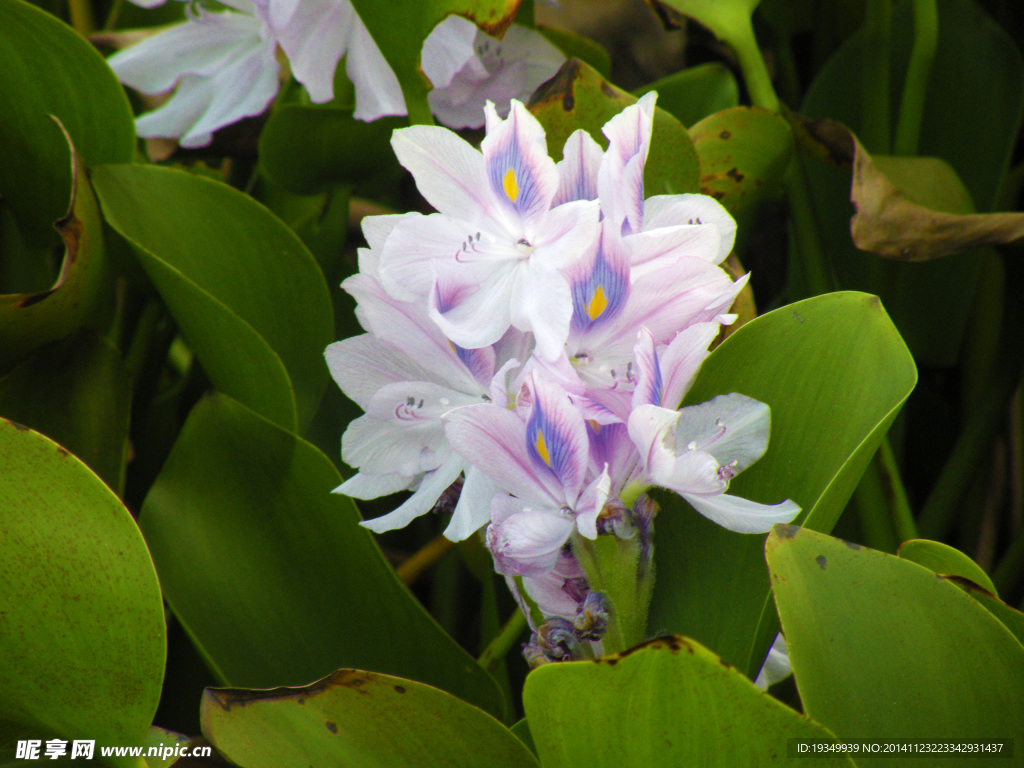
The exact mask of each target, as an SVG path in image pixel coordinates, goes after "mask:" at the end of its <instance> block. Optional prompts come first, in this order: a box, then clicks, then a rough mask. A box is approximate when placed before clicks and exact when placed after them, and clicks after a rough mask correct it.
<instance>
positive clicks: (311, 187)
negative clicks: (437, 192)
mask: <svg viewBox="0 0 1024 768" xmlns="http://www.w3.org/2000/svg"><path fill="white" fill-rule="evenodd" d="M404 122H405V121H403V120H400V119H399V118H394V117H385V118H382V119H380V120H375V121H373V122H372V123H367V122H364V121H362V120H356V119H355V118H354V117H352V110H350V109H340V108H337V107H310V106H304V105H300V104H288V105H286V106H283V107H281V108H279V109H277V110H275V111H274V112H273V114H272V115H271V117H270V119H269V120H268V121H267V124H266V126H264V128H263V131H262V132H261V133H260V162H261V163H263V167H264V168H265V169H266V170H267V173H269V174H270V176H271V178H273V179H274V181H275V182H277V183H278V184H280V185H281V186H282V187H284V188H285V189H287V190H288V191H289V192H294V193H296V194H300V195H309V194H315V193H317V192H323V191H325V190H327V189H329V188H330V187H331V186H332V185H335V184H338V183H355V182H358V181H360V180H362V179H363V178H364V177H366V176H368V175H370V174H373V173H377V172H379V171H380V169H381V168H382V167H387V166H392V167H393V168H394V169H397V168H398V164H397V161H396V160H395V155H394V152H392V150H391V132H392V131H393V130H394V129H395V128H398V127H400V126H401V125H403V124H404Z"/></svg>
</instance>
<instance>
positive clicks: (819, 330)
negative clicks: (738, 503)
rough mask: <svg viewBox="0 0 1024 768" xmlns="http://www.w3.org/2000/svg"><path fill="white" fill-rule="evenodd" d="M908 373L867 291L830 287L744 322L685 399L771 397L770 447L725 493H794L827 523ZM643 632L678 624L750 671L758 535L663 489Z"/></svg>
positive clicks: (756, 629)
mask: <svg viewBox="0 0 1024 768" xmlns="http://www.w3.org/2000/svg"><path fill="white" fill-rule="evenodd" d="M916 380H917V372H916V370H915V368H914V362H913V360H912V359H911V357H910V354H909V352H908V351H907V348H906V346H905V345H904V344H903V341H902V340H901V339H900V336H899V334H898V333H897V332H896V329H895V328H894V327H893V325H892V322H891V321H890V320H889V318H888V316H887V315H886V314H885V310H884V309H883V308H882V306H881V304H880V303H879V302H878V299H876V298H875V297H874V296H868V295H866V294H862V293H853V292H846V293H833V294H826V295H824V296H817V297H814V298H812V299H807V300H805V301H801V302H798V303H796V304H791V305H789V306H786V307H782V308H781V309H777V310H775V311H774V312H770V313H768V314H766V315H762V316H761V317H759V318H757V319H755V320H752V321H751V322H749V323H747V324H746V325H744V326H743V327H742V328H740V329H739V330H737V331H736V332H735V333H734V334H732V335H731V336H730V337H729V338H727V339H726V340H725V341H724V342H722V344H721V345H720V346H719V347H718V348H716V349H715V350H714V351H713V352H712V353H711V356H710V357H709V358H708V359H707V360H706V361H705V363H704V365H703V367H702V368H701V370H700V373H699V374H698V376H697V379H696V381H695V382H694V385H693V387H692V388H691V390H690V392H689V393H688V394H687V396H686V400H685V402H686V403H687V404H692V403H699V402H704V401H706V400H710V399H711V398H712V397H714V396H715V395H719V394H724V393H727V392H740V393H742V394H745V395H747V396H749V397H753V398H756V399H757V400H761V401H762V402H765V403H767V404H768V405H769V406H770V407H771V411H772V413H771V415H772V428H771V439H770V441H769V444H768V451H767V453H766V454H765V455H764V457H763V458H762V459H761V460H760V461H759V462H757V463H756V464H755V465H754V466H753V467H751V468H750V469H748V470H746V471H745V472H743V474H741V475H740V476H738V477H737V478H736V479H735V480H733V481H732V483H731V484H730V486H729V493H731V494H735V495H737V496H742V497H744V498H749V499H752V500H754V501H759V502H764V503H776V502H779V501H782V500H783V499H785V498H789V499H792V500H793V501H795V502H796V503H797V504H799V505H800V506H801V507H802V508H803V510H804V511H803V513H802V516H801V517H800V518H799V519H801V520H803V521H804V524H805V525H807V526H809V527H812V528H814V529H816V530H823V531H828V530H831V529H832V526H833V525H835V522H836V520H837V519H838V517H839V514H840V513H841V512H842V510H843V508H844V506H845V505H846V502H847V500H848V499H849V498H850V495H851V494H852V493H853V490H854V488H855V487H856V485H857V482H858V480H859V479H860V476H861V474H863V472H864V469H865V467H866V466H867V463H868V462H869V461H870V460H871V457H872V456H873V455H874V453H875V450H876V449H877V447H878V445H879V443H880V442H881V439H882V436H883V435H884V434H885V432H886V430H887V429H888V428H889V425H890V424H891V423H892V420H893V419H894V418H895V416H896V413H897V412H898V411H899V409H900V407H901V406H902V404H903V402H904V400H906V398H907V396H908V395H909V394H910V391H911V390H912V389H913V387H914V384H915V382H916ZM660 499H661V501H662V511H661V514H660V515H659V516H658V518H657V520H656V521H655V545H654V557H655V565H656V572H657V582H656V583H655V588H654V598H653V601H652V604H651V614H650V620H649V623H648V629H649V631H650V633H652V634H655V633H658V632H664V631H669V632H674V633H686V634H687V635H688V636H691V637H694V638H695V639H696V640H698V641H699V642H701V643H703V644H704V645H706V646H708V647H709V648H711V649H712V650H714V651H715V652H716V653H718V654H719V655H720V656H722V658H723V659H725V660H726V661H727V662H729V663H731V664H734V665H735V666H737V667H739V668H740V669H743V670H745V671H746V672H747V674H748V675H750V676H753V675H755V674H756V673H757V671H758V669H759V668H760V666H761V662H762V661H763V659H764V657H765V654H766V653H767V651H768V648H769V646H770V644H771V642H772V639H773V638H774V635H775V632H776V631H777V619H776V618H775V613H774V609H773V608H772V605H771V595H770V585H769V582H768V574H767V572H766V570H765V566H764V554H763V547H764V537H763V536H759V535H750V534H740V533H733V532H731V531H727V530H725V529H724V528H720V527H719V526H717V525H715V524H714V523H712V522H710V521H709V520H707V519H705V518H704V517H701V516H700V515H698V514H697V513H695V512H693V511H692V510H691V509H690V508H689V506H688V505H686V504H685V503H684V502H682V500H681V499H679V498H678V497H676V496H673V495H670V494H667V493H665V494H662V495H661V496H660Z"/></svg>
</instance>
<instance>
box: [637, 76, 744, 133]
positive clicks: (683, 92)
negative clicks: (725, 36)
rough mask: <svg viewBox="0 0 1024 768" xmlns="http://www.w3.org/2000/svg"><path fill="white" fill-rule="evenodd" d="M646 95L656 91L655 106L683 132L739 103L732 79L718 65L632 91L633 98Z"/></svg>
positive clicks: (657, 81)
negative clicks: (684, 128) (679, 124)
mask: <svg viewBox="0 0 1024 768" xmlns="http://www.w3.org/2000/svg"><path fill="white" fill-rule="evenodd" d="M649 91H657V92H658V106H660V107H661V108H662V109H664V110H667V111H668V112H670V113H671V114H672V116H673V117H675V119H676V120H678V121H679V122H681V123H682V124H683V125H685V126H686V127H687V128H691V127H693V125H694V124H696V123H697V122H699V121H701V120H703V119H704V118H705V117H708V116H709V115H713V114H714V113H715V112H720V111H722V110H724V109H729V108H731V107H736V106H739V103H740V87H739V84H738V83H737V82H736V76H735V75H733V73H732V70H731V69H729V68H728V67H727V66H725V64H722V63H721V62H718V61H714V62H709V63H707V64H700V65H698V66H696V67H688V68H686V69H683V70H680V71H679V72H676V73H674V74H671V75H669V76H668V77H663V78H662V79H661V80H656V81H654V82H653V83H650V84H649V85H645V86H644V87H643V88H640V89H639V90H636V91H633V95H634V96H643V95H644V94H645V93H647V92H649Z"/></svg>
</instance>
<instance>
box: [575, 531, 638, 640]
mask: <svg viewBox="0 0 1024 768" xmlns="http://www.w3.org/2000/svg"><path fill="white" fill-rule="evenodd" d="M572 541H573V548H572V550H573V554H575V555H576V559H577V560H578V561H579V564H580V566H581V567H582V568H583V571H584V572H585V573H586V574H587V581H589V582H590V588H591V589H592V590H594V591H596V592H603V593H604V594H605V595H606V596H607V597H608V600H609V602H611V605H612V610H611V616H610V617H609V620H608V629H607V631H606V632H605V634H604V636H603V637H602V643H603V649H604V652H605V654H611V653H618V652H620V651H624V650H626V649H627V648H632V647H633V646H634V645H637V644H638V643H640V642H641V641H642V640H643V639H644V637H645V636H646V633H647V610H648V608H649V607H650V603H651V589H652V587H653V585H654V578H653V573H651V572H650V571H648V572H647V573H646V574H645V575H644V577H643V578H641V577H640V572H639V568H638V566H639V564H640V555H641V549H642V545H641V542H640V540H639V536H635V537H633V538H632V539H620V538H618V537H617V536H609V535H602V536H598V537H597V538H596V539H594V540H593V541H591V540H590V539H585V538H583V537H582V536H580V535H578V534H576V535H574V537H573V540H572Z"/></svg>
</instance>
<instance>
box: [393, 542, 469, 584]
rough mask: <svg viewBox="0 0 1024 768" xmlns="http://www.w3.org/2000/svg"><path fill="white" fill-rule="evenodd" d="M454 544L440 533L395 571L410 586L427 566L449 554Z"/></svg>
mask: <svg viewBox="0 0 1024 768" xmlns="http://www.w3.org/2000/svg"><path fill="white" fill-rule="evenodd" d="M454 546H455V542H453V541H449V540H448V539H446V538H445V537H444V535H440V536H438V537H437V538H435V539H433V540H432V541H430V542H428V543H427V544H426V545H425V546H424V547H423V548H422V549H420V550H419V551H418V552H415V553H414V554H412V555H411V556H410V557H409V559H407V560H406V561H405V562H404V563H402V564H401V565H399V566H398V567H397V568H396V569H395V573H397V574H398V578H400V579H401V580H402V582H403V583H404V584H406V585H407V586H408V585H409V584H412V583H413V582H414V581H416V579H418V578H419V577H420V576H421V575H422V574H423V572H424V571H425V570H427V568H429V567H430V566H432V565H434V563H436V562H437V561H438V560H440V559H441V558H442V557H444V556H445V555H447V554H448V552H450V551H451V549H452V547H454Z"/></svg>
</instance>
